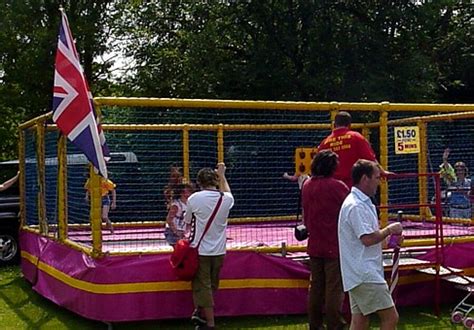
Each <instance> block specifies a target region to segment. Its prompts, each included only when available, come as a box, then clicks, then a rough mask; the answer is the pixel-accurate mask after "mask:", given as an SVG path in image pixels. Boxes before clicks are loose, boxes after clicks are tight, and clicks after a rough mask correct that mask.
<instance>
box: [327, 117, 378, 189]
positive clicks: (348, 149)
mask: <svg viewBox="0 0 474 330" xmlns="http://www.w3.org/2000/svg"><path fill="white" fill-rule="evenodd" d="M351 122H352V117H351V115H350V114H349V113H348V112H345V111H341V112H339V113H338V114H337V115H336V118H335V120H334V130H333V131H332V133H331V134H330V135H329V136H328V137H326V138H325V139H324V140H323V141H322V142H321V144H320V145H319V147H318V151H321V150H325V149H329V150H331V151H334V152H335V153H336V154H337V155H338V156H339V166H338V167H337V169H336V172H335V173H334V178H336V179H338V180H342V181H343V182H344V183H345V184H346V185H347V186H348V187H352V178H351V170H352V165H354V164H355V162H356V161H358V160H359V159H367V160H371V161H374V162H376V161H377V160H376V158H375V152H374V150H373V149H372V147H371V146H370V143H369V142H368V141H367V140H366V139H365V138H364V136H362V134H360V133H358V132H355V131H352V130H351V129H350V128H351ZM382 172H383V173H385V172H384V171H382Z"/></svg>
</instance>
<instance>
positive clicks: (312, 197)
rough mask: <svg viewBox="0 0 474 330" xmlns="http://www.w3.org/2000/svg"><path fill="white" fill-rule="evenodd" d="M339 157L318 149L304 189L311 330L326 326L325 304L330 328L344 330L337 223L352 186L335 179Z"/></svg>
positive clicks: (328, 151) (303, 202)
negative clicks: (309, 275) (309, 271)
mask: <svg viewBox="0 0 474 330" xmlns="http://www.w3.org/2000/svg"><path fill="white" fill-rule="evenodd" d="M337 166H338V156H337V154H336V153H334V152H332V151H330V150H323V151H321V152H318V153H317V154H316V156H315V157H314V158H313V161H312V162H311V179H308V180H306V182H305V183H304V185H303V190H302V192H301V194H302V195H301V197H302V204H303V209H304V213H303V214H304V215H303V218H304V224H305V226H306V228H307V229H308V233H309V237H308V247H307V252H308V255H309V257H310V268H311V280H310V289H309V302H308V316H309V325H310V329H321V328H322V326H323V306H324V305H325V310H326V315H327V328H328V329H342V327H343V325H344V323H343V321H342V319H341V314H340V311H341V306H342V301H343V297H344V293H343V289H342V278H341V270H340V265H339V244H338V237H337V225H338V216H339V210H340V209H341V206H342V203H343V202H344V199H345V198H346V196H347V195H348V194H349V188H348V187H347V186H346V185H345V184H344V183H343V182H342V181H340V180H336V179H335V178H333V174H334V172H335V170H336V168H337Z"/></svg>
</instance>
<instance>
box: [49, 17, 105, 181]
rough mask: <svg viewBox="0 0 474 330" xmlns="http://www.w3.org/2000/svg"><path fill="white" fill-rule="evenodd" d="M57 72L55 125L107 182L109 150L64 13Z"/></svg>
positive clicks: (54, 107) (54, 97) (55, 79)
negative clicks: (106, 161)
mask: <svg viewBox="0 0 474 330" xmlns="http://www.w3.org/2000/svg"><path fill="white" fill-rule="evenodd" d="M55 67H56V68H55V71H54V92H53V121H54V122H55V123H56V124H57V125H58V128H59V129H60V130H61V132H62V133H63V134H64V135H66V136H67V137H68V139H69V140H70V141H71V142H72V143H74V145H76V146H77V147H78V148H79V149H80V150H81V151H82V152H83V153H84V154H85V155H86V157H87V158H88V159H89V161H90V162H91V163H92V164H93V165H94V167H95V168H96V169H97V170H98V172H99V174H100V175H102V176H103V177H104V178H107V166H106V163H105V160H106V159H105V158H106V157H108V156H109V150H108V147H107V144H106V142H105V136H104V132H103V131H102V128H101V125H100V123H99V120H98V118H97V113H96V111H95V108H94V102H93V99H92V94H91V92H90V90H89V85H88V84H87V80H86V77H85V75H84V70H83V69H82V66H81V63H80V62H79V55H78V54H77V51H76V46H75V44H74V39H73V38H72V34H71V30H70V29H69V23H68V20H67V16H66V13H65V12H64V10H62V9H61V25H60V27H59V36H58V49H57V51H56V63H55Z"/></svg>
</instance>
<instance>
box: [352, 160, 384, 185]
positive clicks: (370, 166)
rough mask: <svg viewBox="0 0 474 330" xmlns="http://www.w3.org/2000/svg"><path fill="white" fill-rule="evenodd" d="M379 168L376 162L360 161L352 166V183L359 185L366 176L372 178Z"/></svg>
mask: <svg viewBox="0 0 474 330" xmlns="http://www.w3.org/2000/svg"><path fill="white" fill-rule="evenodd" d="M377 166H378V165H377V163H376V162H373V161H370V160H366V159H359V160H358V161H357V162H356V163H355V164H354V166H352V183H353V184H354V185H356V184H358V183H359V182H360V180H361V179H362V176H364V174H365V175H366V176H367V177H368V178H371V177H372V175H373V174H374V170H375V168H376V167H377Z"/></svg>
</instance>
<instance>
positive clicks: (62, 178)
mask: <svg viewBox="0 0 474 330" xmlns="http://www.w3.org/2000/svg"><path fill="white" fill-rule="evenodd" d="M66 148H67V140H66V137H65V136H64V135H62V134H61V135H60V137H59V140H58V235H59V241H61V242H64V241H65V240H66V239H67V237H68V226H67V223H68V214H67V152H66Z"/></svg>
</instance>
